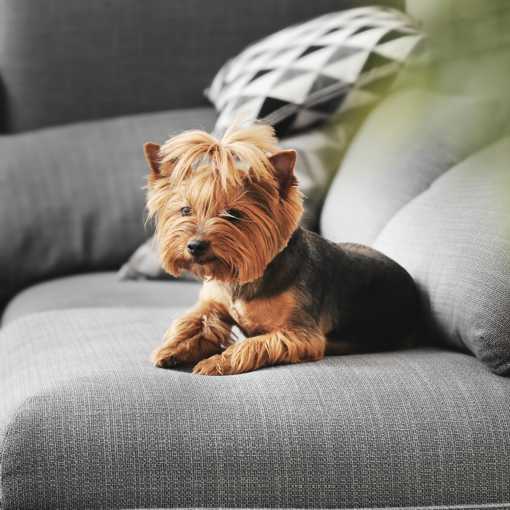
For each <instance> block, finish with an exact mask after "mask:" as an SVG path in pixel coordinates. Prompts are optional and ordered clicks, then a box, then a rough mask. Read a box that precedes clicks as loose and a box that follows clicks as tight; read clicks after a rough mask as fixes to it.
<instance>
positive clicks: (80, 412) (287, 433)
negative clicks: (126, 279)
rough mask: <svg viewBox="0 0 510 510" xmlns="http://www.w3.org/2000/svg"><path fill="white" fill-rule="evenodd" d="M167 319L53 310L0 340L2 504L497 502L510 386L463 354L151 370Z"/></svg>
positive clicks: (504, 477)
mask: <svg viewBox="0 0 510 510" xmlns="http://www.w3.org/2000/svg"><path fill="white" fill-rule="evenodd" d="M175 313H178V312H177V311H175ZM171 315H172V314H170V313H169V312H168V311H166V310H155V309H153V310H119V309H117V310H115V309H110V310H100V309H96V310H74V311H60V312H58V311H57V312H47V313H44V314H38V315H32V316H30V317H25V318H22V319H20V320H17V321H14V322H12V323H11V324H10V325H8V326H7V327H6V328H4V329H3V330H2V332H1V333H0V394H1V395H2V399H0V430H1V433H0V434H1V439H0V441H1V443H0V444H1V450H2V451H1V459H2V460H1V485H2V494H3V502H2V503H3V505H4V507H5V508H6V509H11V508H85V507H88V508H98V507H103V508H105V507H107V508H122V507H124V508H130V507H131V508H132V507H148V506H155V507H158V506H159V507H179V506H181V507H200V506H209V507H235V506H238V507H250V508H254V507H280V508H285V507H298V508H302V507H314V508H317V507H319V508H320V507H333V508H344V507H347V508H349V507H384V506H406V505H407V506H413V505H417V506H420V505H454V504H465V503H497V502H507V501H509V500H510V485H509V484H508V473H509V470H510V380H509V379H506V378H501V377H498V376H496V375H494V374H492V373H491V372H490V371H489V370H488V369H487V368H486V367H485V366H484V365H483V364H481V363H480V362H479V361H478V360H476V359H475V358H474V357H472V356H470V355H467V354H462V353H453V352H447V351H440V350H434V349H421V350H411V351H407V352H400V353H397V352H395V353H385V354H374V355H356V356H346V357H336V358H328V359H326V360H324V361H321V362H317V363H307V364H302V365H295V366H282V367H274V368H269V369H265V370H260V371H258V372H254V373H249V374H244V375H239V376H227V377H213V378H208V377H204V376H203V377H201V376H193V375H191V374H190V373H188V372H186V371H178V370H162V369H156V368H153V367H152V366H151V365H150V363H149V361H148V355H149V353H150V351H151V350H152V349H153V348H154V347H156V346H157V345H158V343H159V341H160V337H161V335H162V333H163V331H164V330H165V328H166V327H167V326H168V323H169V320H170V319H171Z"/></svg>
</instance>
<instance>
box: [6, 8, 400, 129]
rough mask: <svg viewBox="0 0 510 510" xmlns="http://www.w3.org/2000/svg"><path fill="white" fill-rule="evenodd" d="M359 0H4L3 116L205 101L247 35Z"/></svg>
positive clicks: (48, 117) (11, 120)
mask: <svg viewBox="0 0 510 510" xmlns="http://www.w3.org/2000/svg"><path fill="white" fill-rule="evenodd" d="M361 3H363V2H360V1H356V0H314V1H313V2H303V1H300V0H278V1H277V2H275V1H274V0H257V1H256V2H247V1H246V2H245V1H243V2H241V1H238V0H215V1H214V2H209V1H205V0H172V1H169V0H144V1H143V2H142V1H140V0H111V1H108V2H104V1H102V2H84V1H83V0H54V1H52V2H50V3H48V2H34V1H33V0H0V14H1V16H0V80H1V81H2V82H3V84H4V88H5V96H6V119H4V121H3V122H1V123H0V124H3V125H4V126H5V128H4V129H5V130H6V131H8V132H15V131H24V130H28V129H34V128H38V127H41V126H47V125H55V124H62V123H69V122H75V121H78V120H85V119H93V118H99V117H109V116H115V115H121V114H128V113H136V112H146V111H156V110H167V109H173V108H186V107H193V106H199V105H202V104H204V102H205V99H204V98H203V94H202V91H203V89H204V88H205V87H206V86H207V84H208V82H209V81H210V80H211V78H212V77H213V75H214V73H215V71H217V70H218V69H219V67H220V66H221V64H222V63H223V62H224V61H225V60H226V59H227V58H228V57H230V56H232V55H234V54H236V52H238V51H239V50H241V49H242V48H243V47H244V46H245V45H247V44H248V43H250V42H252V41H254V40H256V39H257V38H260V37H262V36H265V35H267V34H269V33H271V32H273V31H275V30H277V29H280V28H282V27H284V26H287V25H289V24H292V23H297V22H300V21H302V20H305V19H308V18H311V17H313V16H317V15H319V14H322V13H325V12H329V11H334V10H338V9H342V8H347V7H351V6H353V5H360V4H361ZM365 3H366V2H365ZM383 3H385V4H391V5H397V6H402V3H403V2H402V1H399V0H387V1H386V2H383ZM0 115H1V114H0Z"/></svg>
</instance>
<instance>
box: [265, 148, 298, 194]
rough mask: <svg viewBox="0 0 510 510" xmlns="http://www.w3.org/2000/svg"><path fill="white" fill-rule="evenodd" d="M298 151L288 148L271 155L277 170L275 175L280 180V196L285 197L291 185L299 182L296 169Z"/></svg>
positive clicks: (270, 159) (271, 161)
mask: <svg viewBox="0 0 510 510" xmlns="http://www.w3.org/2000/svg"><path fill="white" fill-rule="evenodd" d="M296 157H297V154H296V151H295V150H293V149H287V150H283V151H280V152H277V153H276V154H273V155H272V156H270V157H269V161H270V163H271V165H273V168H274V170H275V177H276V179H277V180H278V184H279V190H280V196H281V197H282V198H285V197H286V196H287V193H288V191H289V189H290V188H291V186H295V185H296V184H297V179H296V176H295V175H294V169H295V167H296Z"/></svg>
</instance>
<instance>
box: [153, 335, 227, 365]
mask: <svg viewBox="0 0 510 510" xmlns="http://www.w3.org/2000/svg"><path fill="white" fill-rule="evenodd" d="M219 351H220V349H219V348H218V347H217V346H216V345H214V344H212V343H211V342H208V341H207V340H204V339H203V338H200V337H193V338H189V339H187V340H178V341H176V340H174V341H167V342H165V343H164V344H163V345H162V346H161V347H159V348H158V349H156V350H155V351H154V353H153V354H152V362H153V363H154V365H155V366H157V367H160V368H171V367H174V366H176V365H192V364H194V363H196V362H197V361H200V360H201V359H204V358H207V357H208V356H211V355H212V354H216V353H217V352H219Z"/></svg>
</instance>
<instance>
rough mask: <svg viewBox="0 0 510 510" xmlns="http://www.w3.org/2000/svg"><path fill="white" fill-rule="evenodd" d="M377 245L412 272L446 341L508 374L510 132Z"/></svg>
mask: <svg viewBox="0 0 510 510" xmlns="http://www.w3.org/2000/svg"><path fill="white" fill-rule="evenodd" d="M375 246H376V248H378V249H379V250H381V251H383V252H384V253H386V254H388V255H389V256H390V257H392V258H393V259H395V260H396V261H397V262H399V263H400V264H402V265H403V266H404V267H405V268H406V269H407V270H408V271H409V273H410V274H411V275H412V276H413V277H414V279H415V280H416V281H417V283H418V284H419V286H420V287H421V289H422V292H423V294H424V297H425V301H426V303H428V305H429V308H430V312H431V313H430V315H431V317H432V318H433V320H434V323H435V326H436V327H437V328H438V330H439V331H440V332H441V333H442V334H443V336H444V337H445V339H446V341H447V342H449V343H450V344H451V345H453V346H456V347H460V348H462V349H468V350H470V351H471V352H473V353H474V354H475V355H476V356H477V357H478V358H480V359H481V360H482V361H484V362H485V363H487V365H488V366H489V367H491V368H492V370H494V371H495V372H496V373H499V374H501V375H510V137H509V138H505V139H503V140H501V141H499V142H497V143H495V144H493V145H491V146H490V147H487V148H486V149H484V150H482V151H480V152H478V153H477V154H475V155H473V156H471V157H469V158H468V159H466V160H464V161H463V162H462V163H460V164H459V165H457V166H456V167H455V168H452V169H451V170H450V171H448V172H447V173H446V174H444V175H443V176H442V177H440V178H439V179H438V180H437V181H435V182H434V183H433V184H432V186H431V187H430V188H429V189H428V190H427V191H425V192H424V193H422V194H421V195H420V196H418V197H417V198H416V199H414V200H413V201H412V202H410V203H409V204H408V205H407V206H406V207H404V208H403V209H402V210H401V211H399V212H398V213H397V214H396V215H395V217H394V218H393V219H392V220H391V221H390V223H389V224H388V225H387V226H386V228H385V229H384V230H383V232H382V233H381V235H380V236H379V238H378V239H377V241H376V243H375Z"/></svg>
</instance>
